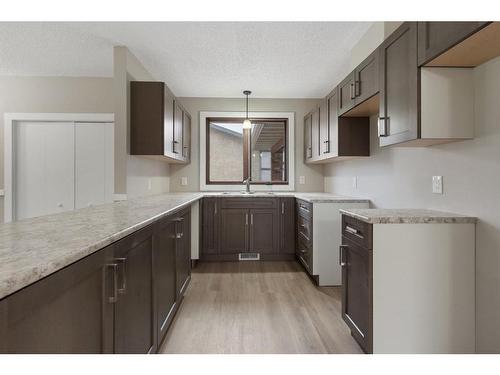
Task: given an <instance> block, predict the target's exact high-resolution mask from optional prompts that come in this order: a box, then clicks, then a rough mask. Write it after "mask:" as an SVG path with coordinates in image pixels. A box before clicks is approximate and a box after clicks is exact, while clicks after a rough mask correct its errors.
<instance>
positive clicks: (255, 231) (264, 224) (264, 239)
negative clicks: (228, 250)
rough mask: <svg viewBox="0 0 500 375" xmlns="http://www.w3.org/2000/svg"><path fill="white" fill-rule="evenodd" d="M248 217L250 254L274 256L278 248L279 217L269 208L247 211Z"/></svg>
mask: <svg viewBox="0 0 500 375" xmlns="http://www.w3.org/2000/svg"><path fill="white" fill-rule="evenodd" d="M248 214H249V215H250V235H249V246H248V250H249V251H250V252H255V253H259V254H275V253H277V252H278V248H279V216H278V212H277V211H276V210H275V209H273V208H271V209H269V208H255V209H251V210H249V213H248Z"/></svg>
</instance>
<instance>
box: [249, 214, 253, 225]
mask: <svg viewBox="0 0 500 375" xmlns="http://www.w3.org/2000/svg"><path fill="white" fill-rule="evenodd" d="M250 225H253V214H250Z"/></svg>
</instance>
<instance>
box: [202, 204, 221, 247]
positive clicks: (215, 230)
mask: <svg viewBox="0 0 500 375" xmlns="http://www.w3.org/2000/svg"><path fill="white" fill-rule="evenodd" d="M219 206H220V203H219V198H217V197H206V198H203V199H202V201H201V204H200V207H201V213H200V217H201V246H202V249H203V250H202V253H204V254H218V253H219V238H220V235H219V234H220V231H219V218H220V215H219V209H220V207H219Z"/></svg>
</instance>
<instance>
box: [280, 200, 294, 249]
mask: <svg viewBox="0 0 500 375" xmlns="http://www.w3.org/2000/svg"><path fill="white" fill-rule="evenodd" d="M279 210H280V253H281V254H293V253H294V251H295V198H280V204H279Z"/></svg>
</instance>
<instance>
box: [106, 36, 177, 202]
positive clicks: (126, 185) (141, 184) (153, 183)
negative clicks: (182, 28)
mask: <svg viewBox="0 0 500 375" xmlns="http://www.w3.org/2000/svg"><path fill="white" fill-rule="evenodd" d="M113 75H114V79H113V91H114V108H115V193H118V194H127V198H134V197H140V196H144V195H151V194H159V193H165V192H168V191H169V186H170V181H169V164H167V163H165V162H163V161H159V160H154V159H149V158H144V157H138V156H133V155H130V139H129V134H130V131H129V129H130V107H129V102H130V81H131V80H142V81H154V80H155V79H154V77H153V76H152V75H151V74H150V73H149V72H148V71H147V70H146V68H144V66H143V65H142V64H141V62H140V61H139V60H138V59H137V58H136V57H135V56H134V55H133V54H132V53H131V52H130V51H129V50H128V48H126V47H122V46H118V47H115V48H114V59H113Z"/></svg>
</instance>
